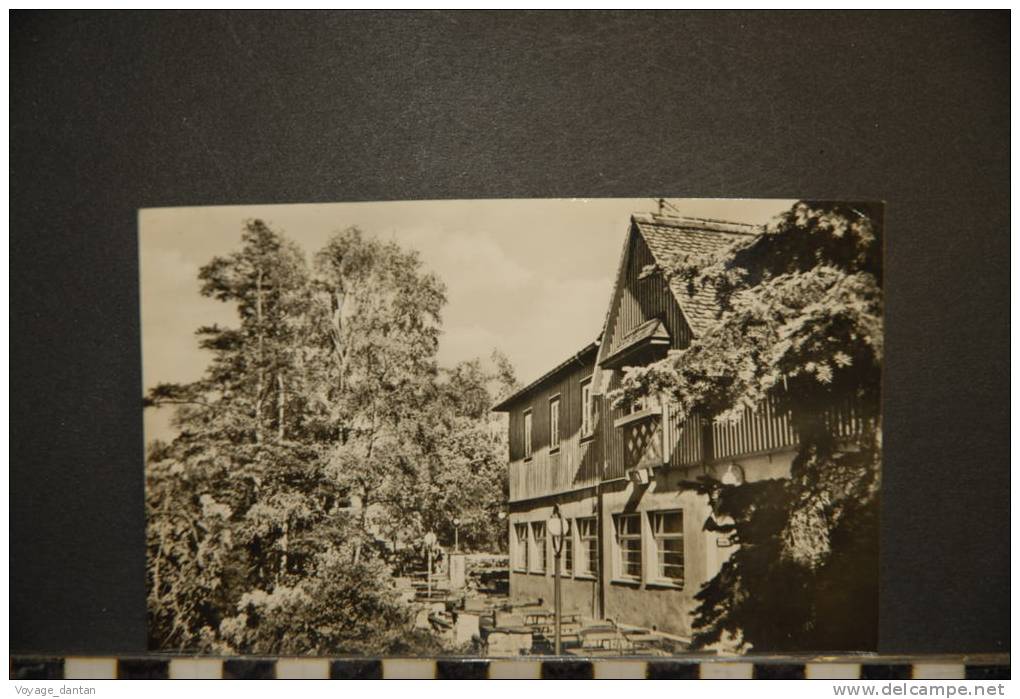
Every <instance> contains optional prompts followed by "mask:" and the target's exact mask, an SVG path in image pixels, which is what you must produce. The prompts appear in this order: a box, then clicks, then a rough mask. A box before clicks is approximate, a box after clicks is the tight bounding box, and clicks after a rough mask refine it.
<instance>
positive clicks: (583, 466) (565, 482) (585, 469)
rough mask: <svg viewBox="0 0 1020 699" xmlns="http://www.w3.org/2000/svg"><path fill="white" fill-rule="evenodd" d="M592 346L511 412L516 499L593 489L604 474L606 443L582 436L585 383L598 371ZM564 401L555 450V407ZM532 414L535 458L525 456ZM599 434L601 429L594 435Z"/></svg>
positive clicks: (512, 494)
mask: <svg viewBox="0 0 1020 699" xmlns="http://www.w3.org/2000/svg"><path fill="white" fill-rule="evenodd" d="M595 350H596V347H595V345H590V346H589V347H588V348H585V349H584V350H582V351H581V352H579V353H578V354H577V355H575V356H574V357H572V358H570V359H568V360H567V361H566V362H565V363H564V364H563V365H561V366H560V367H559V368H558V369H557V370H554V371H553V372H551V373H550V374H548V375H547V376H546V377H544V380H543V381H542V383H541V384H540V385H538V386H535V387H534V388H533V389H532V390H529V391H526V392H525V393H523V394H519V395H518V396H517V397H516V398H515V399H514V401H513V407H512V408H511V410H510V411H509V412H510V421H509V423H510V427H509V429H510V439H509V441H510V501H511V502H514V501H518V500H527V499H530V498H535V497H542V496H545V495H552V494H554V493H561V492H567V491H571V490H576V489H578V488H584V487H590V486H593V485H595V483H597V482H598V480H599V478H600V476H601V464H602V458H601V452H600V449H599V447H600V444H599V442H598V441H597V440H596V439H594V437H593V435H582V434H581V423H582V414H581V409H582V400H581V386H582V383H583V382H584V381H586V380H588V379H590V378H591V375H592V371H593V370H594V368H595ZM554 398H558V399H559V446H558V448H553V446H552V441H553V440H552V435H551V433H550V403H551V402H552V400H553V399H554ZM526 414H530V415H531V421H532V422H531V442H532V450H531V455H530V456H526V455H525V444H524V442H525V439H524V437H525V435H524V421H525V415H526ZM597 433H598V426H597V425H596V426H595V429H594V430H593V434H597Z"/></svg>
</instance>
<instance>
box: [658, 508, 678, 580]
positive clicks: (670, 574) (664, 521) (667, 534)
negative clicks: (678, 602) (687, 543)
mask: <svg viewBox="0 0 1020 699" xmlns="http://www.w3.org/2000/svg"><path fill="white" fill-rule="evenodd" d="M652 537H653V538H654V541H655V553H656V559H657V560H656V564H655V565H656V568H655V576H656V578H657V579H659V580H666V581H669V582H672V583H678V584H682V583H683V581H684V513H683V511H682V510H673V511H672V512H653V513H652Z"/></svg>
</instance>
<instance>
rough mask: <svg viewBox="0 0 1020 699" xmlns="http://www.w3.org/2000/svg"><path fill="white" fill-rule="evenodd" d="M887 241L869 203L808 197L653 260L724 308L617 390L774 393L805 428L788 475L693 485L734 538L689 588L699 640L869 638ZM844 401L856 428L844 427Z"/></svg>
mask: <svg viewBox="0 0 1020 699" xmlns="http://www.w3.org/2000/svg"><path fill="white" fill-rule="evenodd" d="M881 250H882V247H881V210H880V209H879V208H878V207H874V206H870V205H854V204H842V203H832V202H805V201H802V202H798V203H797V204H796V205H794V206H793V207H791V208H790V209H789V210H788V211H786V212H785V213H784V214H782V215H780V216H779V217H777V218H776V219H775V220H774V221H773V222H772V223H771V224H770V225H769V226H768V227H767V228H766V229H765V230H764V232H763V233H762V235H760V236H748V237H746V238H744V239H742V240H739V241H738V242H736V243H734V244H732V245H730V246H728V247H727V248H726V249H724V250H722V251H720V252H718V253H715V254H711V255H702V256H686V257H681V258H678V259H676V260H671V261H668V262H667V263H665V264H663V265H662V266H661V267H659V268H652V269H649V270H646V273H649V274H651V273H661V274H663V275H665V276H666V277H667V278H669V279H671V280H677V279H679V280H682V282H683V283H684V284H686V285H687V290H688V291H689V292H691V293H694V292H696V291H698V290H699V289H700V288H707V289H709V290H710V291H711V292H712V293H713V294H714V295H715V298H716V301H717V305H718V308H719V313H718V316H717V318H716V320H715V322H714V324H713V326H712V327H711V328H710V329H709V330H708V331H707V332H704V333H703V334H702V335H700V336H698V337H697V338H695V339H694V340H693V341H692V343H691V344H690V346H689V347H687V348H686V349H684V350H680V351H676V352H671V353H670V354H669V356H668V357H666V358H665V359H663V360H661V361H659V362H656V363H654V364H652V365H650V366H648V367H644V368H635V369H630V370H628V372H627V373H626V375H625V378H624V381H623V384H622V388H621V390H620V391H619V392H618V394H617V395H616V399H617V401H618V402H619V403H627V402H629V401H632V400H634V399H635V398H637V397H639V396H645V395H651V394H660V395H665V396H668V397H669V398H670V399H671V400H672V401H674V402H675V405H676V409H677V410H678V411H679V412H680V413H681V415H683V416H691V415H694V414H702V415H706V416H708V417H710V418H712V419H716V420H738V419H740V416H741V415H742V414H743V412H744V410H745V408H747V407H751V408H755V407H757V406H759V405H761V404H762V402H763V401H766V400H771V401H774V404H775V406H776V410H777V411H778V413H779V414H785V415H787V416H788V417H789V419H790V420H791V422H792V424H793V425H794V428H795V430H796V433H797V435H798V439H799V443H798V445H797V454H796V457H795V459H794V462H793V465H792V472H791V478H790V479H788V480H781V481H763V482H752V483H746V484H743V485H727V484H723V483H721V482H719V481H716V480H713V479H710V478H703V479H701V480H700V481H699V482H698V483H697V484H692V487H695V488H697V489H698V490H699V491H700V492H702V493H704V494H705V495H707V496H708V497H709V501H710V503H711V505H712V507H713V517H712V518H710V519H709V521H708V522H706V528H708V529H713V530H719V531H723V532H725V533H728V534H730V535H731V537H732V538H733V539H734V540H735V541H736V542H737V543H739V544H740V546H739V548H738V549H737V550H736V551H735V552H734V553H733V555H732V556H731V557H730V558H729V560H728V561H726V562H725V563H724V564H723V566H722V569H721V570H720V572H719V574H718V575H717V576H716V577H715V578H713V579H712V580H711V581H709V582H708V583H707V584H706V586H705V587H704V588H703V589H702V590H701V591H700V592H699V594H698V595H697V599H698V601H699V604H698V608H697V610H696V618H695V636H694V642H695V645H696V646H709V645H712V644H716V643H720V642H723V641H727V640H729V641H732V642H735V643H736V644H738V645H742V646H744V647H749V648H753V649H755V650H758V651H780V650H813V651H818V650H864V649H869V648H874V647H875V645H876V636H877V574H878V570H877V545H878V542H877V512H878V484H879V466H880V461H881V416H880V407H879V402H880V385H881V382H880V378H881V366H882V350H883V347H882V276H881V272H882V260H881ZM848 404H849V405H853V406H854V409H855V410H856V411H857V414H858V415H859V416H860V417H861V419H862V421H863V424H864V425H865V427H864V429H863V430H862V431H860V432H859V433H858V434H855V435H853V436H852V438H851V439H850V440H849V441H847V440H838V439H837V438H836V435H835V434H834V432H833V430H832V429H831V427H830V424H831V422H830V421H831V420H832V417H833V415H834V414H835V413H836V411H838V410H841V409H845V408H846V406H847V405H848ZM849 570H853V571H854V574H853V575H852V576H850V577H851V578H852V580H853V581H854V582H853V583H849V582H848V581H847V580H846V579H843V578H841V577H840V576H844V575H846V573H847V571H849ZM866 610H867V611H866ZM868 611H870V612H871V613H870V614H869V613H868Z"/></svg>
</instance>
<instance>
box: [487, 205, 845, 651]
mask: <svg viewBox="0 0 1020 699" xmlns="http://www.w3.org/2000/svg"><path fill="white" fill-rule="evenodd" d="M761 232H762V230H761V228H760V227H756V226H750V225H746V224H739V223H730V222H725V221H717V220H710V219H695V218H685V217H675V216H663V215H657V214H635V215H634V216H632V218H631V222H630V227H629V229H628V231H627V236H626V240H625V244H624V249H623V253H622V255H621V259H620V263H619V267H618V270H617V275H616V279H615V282H614V285H613V291H612V296H611V299H610V304H609V308H608V309H607V313H606V318H605V322H604V325H603V328H602V329H601V332H600V333H599V334H598V335H597V339H596V340H595V341H593V342H592V343H590V344H588V345H586V346H585V347H583V348H581V349H580V350H579V351H578V352H577V353H576V354H574V355H572V356H570V357H567V358H564V359H563V360H562V361H560V362H559V363H558V364H556V365H555V367H554V368H553V369H551V370H550V371H549V372H547V373H546V374H545V375H543V376H542V377H541V378H539V379H538V380H536V381H534V382H532V383H530V384H528V385H527V386H525V387H524V388H522V389H520V390H519V391H517V392H515V393H514V394H513V395H511V396H509V397H507V398H506V399H504V400H503V401H502V402H501V403H500V404H499V405H497V406H496V407H495V410H497V411H502V412H506V413H508V414H509V450H510V454H509V460H510V464H509V469H510V473H509V476H510V477H509V483H510V485H509V488H510V493H509V511H510V512H509V518H508V519H509V524H510V552H511V564H510V568H511V572H510V592H511V598H512V601H514V602H515V603H525V602H535V601H537V600H542V602H543V604H544V605H546V606H551V605H552V599H553V577H552V570H553V558H552V547H551V545H550V542H549V540H548V536H547V533H546V531H545V529H546V521H547V520H548V518H549V517H550V516H551V515H552V512H553V508H554V507H558V508H559V511H560V513H561V514H562V516H563V517H564V518H566V519H567V520H569V522H570V533H569V535H568V536H567V537H566V540H565V544H564V551H563V556H562V559H561V560H562V563H563V577H562V581H561V582H562V585H563V603H564V612H565V613H567V614H579V615H582V616H585V617H591V618H596V619H612V620H613V621H615V622H617V623H621V624H630V625H634V626H642V627H646V628H655V629H658V630H660V631H663V632H666V633H671V634H675V635H678V636H681V637H686V636H689V635H690V633H691V620H692V612H693V609H694V607H695V600H694V595H695V594H697V592H698V591H699V590H700V589H701V587H702V585H703V584H704V583H705V582H707V581H708V580H710V579H711V578H712V577H714V576H715V574H716V573H717V572H718V570H719V568H720V566H721V565H722V563H723V562H724V561H725V560H726V558H727V557H728V556H729V554H730V552H731V551H732V550H733V548H732V546H731V545H730V542H729V540H728V539H727V538H726V537H724V536H720V535H719V534H718V533H716V532H708V531H705V529H704V524H705V522H706V520H707V519H708V518H709V516H710V514H711V512H710V507H709V503H708V502H707V498H705V497H704V496H702V495H699V494H697V493H696V492H695V491H694V490H692V489H691V488H690V487H689V485H685V484H689V483H690V482H691V481H694V480H696V479H697V478H698V477H699V476H701V475H713V476H714V477H716V478H719V479H721V480H724V482H727V479H729V482H733V481H734V480H736V481H740V480H752V481H753V480H759V479H765V478H781V477H788V476H789V472H790V465H791V462H792V459H793V454H794V446H795V444H796V435H795V434H794V432H793V429H792V427H791V425H790V424H789V422H788V420H787V419H786V417H785V416H783V415H779V414H777V413H776V411H775V410H774V409H773V406H772V405H770V404H766V405H761V406H758V407H757V409H755V410H750V409H748V410H746V411H745V414H744V416H743V419H742V420H741V421H740V422H738V423H735V424H734V423H722V422H713V421H709V420H706V419H702V418H700V417H698V416H693V417H691V418H689V419H687V420H683V421H681V420H680V419H679V417H678V416H677V415H676V414H675V413H674V411H672V410H671V409H670V404H669V401H667V400H662V399H651V400H646V401H645V402H644V403H642V404H637V405H631V406H628V407H626V408H619V407H618V408H614V407H613V406H612V404H611V401H610V400H609V398H608V397H607V396H608V394H609V393H610V392H611V391H612V390H613V389H615V388H618V387H619V385H620V381H621V379H622V376H623V370H624V369H625V368H626V367H633V366H642V365H646V364H648V363H650V362H654V361H656V360H658V359H660V358H662V357H664V356H666V353H667V352H669V351H670V350H678V349H683V348H685V347H687V346H688V345H689V344H690V343H691V341H692V339H693V338H694V337H696V336H699V335H701V334H702V333H704V332H706V330H708V329H709V328H711V326H712V324H713V323H714V322H715V321H716V320H717V318H718V315H719V309H718V308H717V307H716V304H715V301H714V295H713V293H712V292H711V290H707V289H698V290H694V291H693V292H692V288H689V287H688V285H687V284H686V283H684V282H682V281H679V280H673V281H669V280H667V279H666V278H664V276H663V275H662V273H661V272H659V271H658V270H659V269H660V268H662V267H664V266H668V265H670V264H672V263H674V262H676V261H678V260H680V259H685V258H686V259H688V260H694V259H702V258H707V257H709V256H711V255H712V254H713V253H717V252H720V251H722V250H724V249H726V248H728V247H729V246H730V245H731V244H733V243H734V242H737V241H739V240H741V239H745V238H746V237H748V236H756V235H759V234H761ZM843 417H844V418H845V419H846V420H847V422H848V426H847V428H846V429H848V430H849V429H853V428H854V425H853V424H852V423H853V417H852V415H850V414H848V415H846V416H843Z"/></svg>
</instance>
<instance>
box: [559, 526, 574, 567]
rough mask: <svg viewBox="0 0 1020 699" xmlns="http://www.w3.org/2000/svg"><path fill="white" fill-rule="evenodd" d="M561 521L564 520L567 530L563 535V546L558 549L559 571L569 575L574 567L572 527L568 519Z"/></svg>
mask: <svg viewBox="0 0 1020 699" xmlns="http://www.w3.org/2000/svg"><path fill="white" fill-rule="evenodd" d="M563 521H564V522H566V525H567V531H566V532H565V533H564V535H563V548H562V549H560V572H562V573H563V574H564V575H570V571H571V570H572V569H573V567H574V529H573V527H571V526H570V520H569V519H565V520H563Z"/></svg>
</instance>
